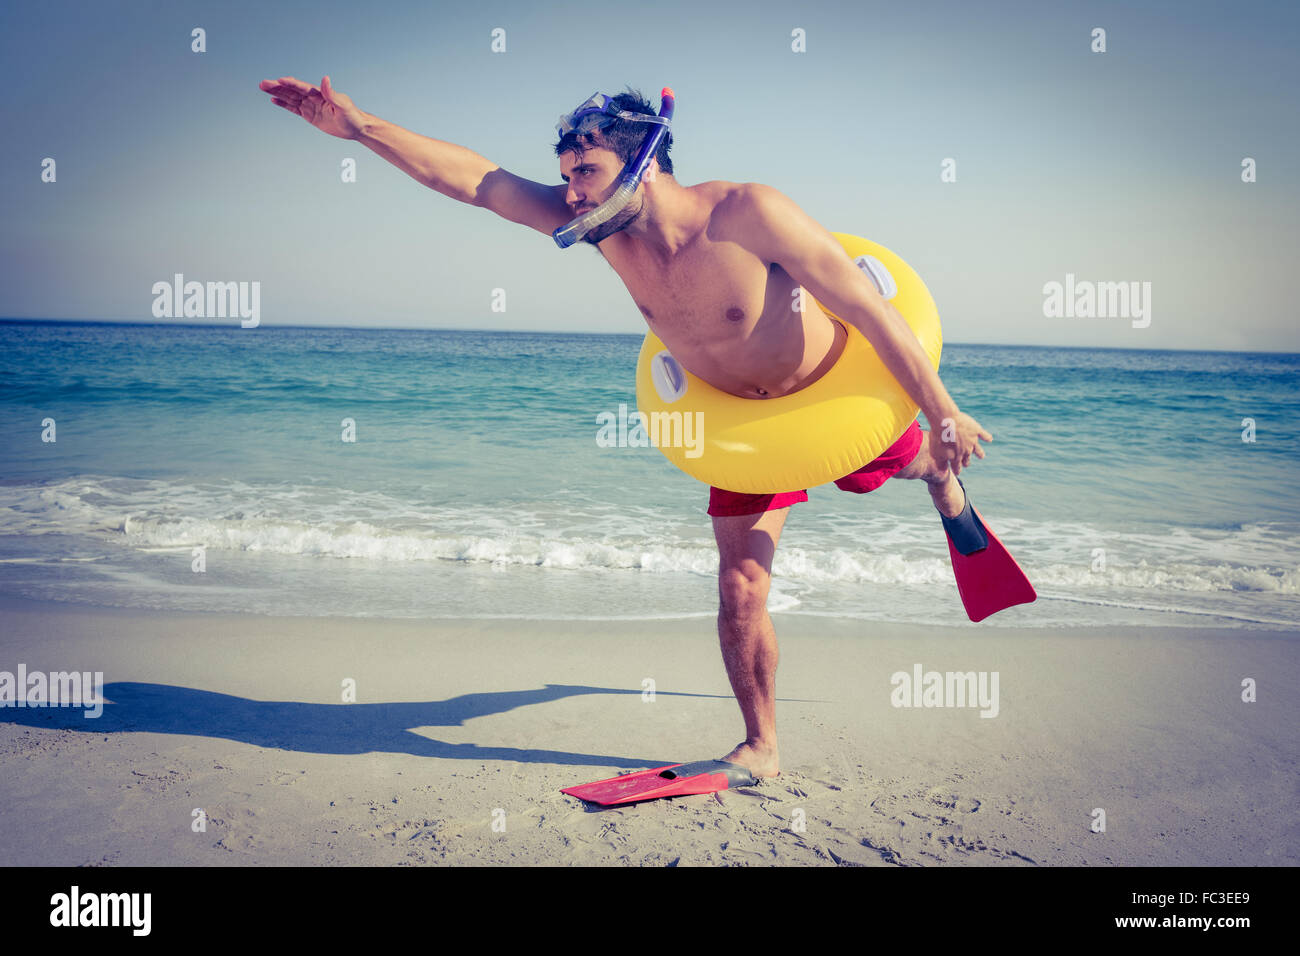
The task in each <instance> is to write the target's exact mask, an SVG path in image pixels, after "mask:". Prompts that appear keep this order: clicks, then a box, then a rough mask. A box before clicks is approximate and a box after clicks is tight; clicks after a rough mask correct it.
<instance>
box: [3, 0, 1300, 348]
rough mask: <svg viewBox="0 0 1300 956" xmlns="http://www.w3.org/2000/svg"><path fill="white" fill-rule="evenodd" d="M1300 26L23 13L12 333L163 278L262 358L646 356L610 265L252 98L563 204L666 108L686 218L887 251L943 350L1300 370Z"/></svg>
mask: <svg viewBox="0 0 1300 956" xmlns="http://www.w3.org/2000/svg"><path fill="white" fill-rule="evenodd" d="M1297 26H1300V4H1296V3H1291V2H1285V3H1283V2H1270V3H1263V2H1258V0H1242V2H1222V3H1215V2H1151V0H1147V2H1131V0H1125V2H1115V3H1111V2H1084V3H1067V2H1042V0H1029V2H1011V3H1002V2H993V3H988V4H984V3H971V2H968V0H944V2H926V0H898V2H894V3H876V2H866V0H834V2H827V0H808V2H804V3H798V4H795V3H789V2H770V0H705V2H681V0H658V2H654V3H638V4H630V3H618V2H615V3H589V2H580V3H575V2H567V0H561V2H544V3H533V2H523V0H505V2H491V0H484V2H474V3H460V2H456V3H442V2H432V3H431V2H410V3H406V2H400V3H375V4H368V3H357V2H349V3H335V2H330V0H319V2H310V3H280V2H277V3H273V4H270V3H263V2H244V0H240V2H229V0H222V2H210V3H189V2H171V0H168V2H141V0H132V2H122V0H94V2H88V0H87V2H48V3H37V2H30V0H7V2H6V3H4V5H3V7H2V8H0V81H3V86H2V88H3V90H4V91H5V92H4V96H3V105H2V106H0V111H2V116H3V122H4V129H5V136H4V146H3V150H2V152H0V173H2V176H0V183H2V185H0V189H2V190H3V207H4V217H3V224H2V225H0V315H4V316H13V317H30V318H79V319H113V320H135V321H153V319H152V315H151V311H150V309H151V305H152V302H153V294H152V292H151V288H152V286H153V284H154V283H155V282H158V281H160V280H170V278H171V277H172V275H173V274H174V273H177V272H180V273H183V274H184V275H185V276H186V278H187V279H197V280H199V281H209V280H218V281H258V282H260V283H261V311H262V323H263V324H264V325H267V324H271V325H274V324H297V325H303V324H306V325H352V326H371V325H375V326H389V327H423V328H436V327H450V328H473V329H531V330H550V331H613V332H636V331H639V330H643V329H644V325H643V323H642V320H641V317H640V315H639V313H638V311H637V309H636V307H635V306H634V304H633V302H632V300H631V297H630V296H629V295H628V293H627V292H626V290H625V289H624V288H623V286H622V283H621V282H620V281H619V280H618V277H617V276H616V275H615V274H614V273H613V272H612V271H611V270H610V269H609V268H608V267H607V266H606V265H605V264H604V263H603V262H602V261H601V260H600V259H599V256H598V255H597V254H596V252H595V251H594V250H593V249H591V248H589V247H587V246H585V245H579V246H577V247H574V248H571V249H568V250H563V251H561V250H560V249H558V248H557V247H556V246H555V244H554V242H553V241H552V240H551V239H550V238H549V237H547V236H544V235H542V234H541V233H536V232H533V231H532V230H529V229H527V228H525V227H522V226H517V225H514V224H512V223H509V222H506V221H505V220H503V219H499V218H497V217H496V216H494V215H493V214H492V213H490V212H487V211H485V210H481V209H475V208H472V207H470V206H466V205H463V204H460V203H456V202H454V201H453V200H450V199H447V198H446V197H444V196H441V195H440V194H438V193H435V192H433V191H432V190H429V189H426V188H424V187H423V186H420V185H419V184H417V183H416V182H415V181H414V180H412V179H410V178H409V177H407V176H406V175H405V174H404V173H402V172H401V171H400V170H398V169H396V168H395V167H393V166H390V165H389V164H388V163H386V162H385V161H384V160H382V159H380V158H379V157H378V156H376V155H375V154H373V153H371V152H370V151H369V150H368V149H366V148H365V147H363V146H361V145H360V144H357V143H352V142H348V141H344V140H338V139H334V138H332V137H329V136H326V135H325V134H323V133H320V132H318V131H317V130H315V129H313V128H311V127H310V126H309V125H308V124H307V123H305V122H304V121H303V120H301V119H299V118H298V117H296V116H293V115H292V114H290V113H288V112H286V111H284V110H282V109H280V108H278V107H276V106H274V105H272V104H271V102H270V98H269V97H268V96H267V95H266V94H265V93H262V92H261V91H259V90H258V88H257V84H258V81H259V80H262V79H263V78H275V77H278V76H281V75H286V74H288V75H294V76H297V77H299V78H300V79H305V80H308V81H310V82H312V83H316V84H319V82H320V79H321V76H322V75H324V74H325V73H328V74H330V78H331V80H332V82H333V83H334V85H335V87H336V88H337V89H338V90H340V91H342V92H344V93H346V94H348V95H349V96H351V97H352V99H353V100H354V101H355V102H356V104H357V105H358V106H359V107H360V108H361V109H363V110H366V111H367V112H370V113H375V114H377V115H379V116H382V117H384V118H386V119H389V120H392V121H393V122H396V123H399V124H401V125H403V126H406V127H407V128H409V129H413V130H415V131H417V132H420V133H423V134H424V135H427V136H432V137H435V138H437V139H443V140H448V141H451V142H455V143H460V144H462V145H465V146H468V147H470V148H471V149H474V150H476V151H477V152H479V153H481V154H483V155H484V156H486V157H488V158H490V159H492V160H493V161H495V162H497V163H500V164H501V165H502V166H504V167H505V168H506V169H509V170H511V171H512V172H515V173H518V174H520V175H522V176H527V177H529V178H532V179H536V180H539V181H542V182H546V183H557V182H559V181H560V180H559V160H558V158H556V157H555V156H554V155H553V152H552V149H551V144H552V143H553V142H554V139H555V129H554V127H555V122H556V119H557V117H558V116H559V115H560V114H561V113H564V112H567V111H568V110H570V109H572V108H573V107H575V106H576V105H577V104H578V103H580V102H581V101H582V100H584V99H585V98H586V97H587V96H589V95H590V94H591V93H593V92H595V91H597V90H599V91H601V92H605V93H610V94H613V93H617V92H620V91H622V90H623V88H624V87H625V86H629V85H630V86H632V87H635V88H638V89H640V90H641V91H642V92H644V93H646V94H647V95H649V96H651V97H652V98H653V99H654V101H655V105H656V106H657V105H658V92H659V89H660V88H661V87H663V86H671V87H673V89H674V91H675V92H676V94H677V110H676V116H675V118H674V121H673V131H674V147H673V159H674V163H675V167H676V173H677V178H678V180H679V182H681V183H683V184H684V185H690V184H693V183H697V182H701V181H706V180H713V179H726V180H733V181H737V182H746V181H757V182H764V183H768V184H770V185H772V186H775V187H776V188H778V189H780V190H782V191H783V192H785V193H786V194H788V195H789V196H790V197H792V198H793V199H794V200H795V201H796V202H798V203H799V204H800V205H801V206H802V207H803V208H804V209H805V210H806V211H807V212H808V213H809V214H811V215H812V216H813V217H814V218H816V219H817V220H818V221H819V222H821V223H822V224H823V225H824V226H826V227H827V228H828V229H831V230H832V231H840V232H853V233H857V234H859V235H864V236H866V237H868V238H871V239H874V240H876V241H878V242H881V243H883V244H885V245H887V246H889V247H890V248H892V249H894V250H895V251H896V252H898V253H899V254H900V255H902V256H903V257H904V258H905V259H907V260H908V261H910V262H911V263H912V265H913V266H915V267H916V269H917V270H918V271H919V272H920V274H921V276H922V277H923V278H924V279H925V280H926V282H927V283H928V284H929V286H930V289H931V291H932V292H933V294H934V296H935V299H936V301H937V303H938V305H939V311H940V315H941V316H942V318H943V321H944V328H945V333H946V335H945V337H946V338H947V340H949V341H955V342H992V343H1023V344H1060V345H1079V346H1106V347H1118V348H1192V349H1197V348H1206V349H1245V350H1286V351H1300V323H1298V322H1297V318H1296V315H1297V310H1296V307H1295V304H1294V302H1293V289H1294V288H1295V283H1294V277H1295V273H1296V270H1297V262H1298V261H1300V230H1298V228H1297V223H1298V222H1300V202H1297V199H1298V198H1300V189H1298V188H1297V172H1298V171H1300V170H1298V168H1297V167H1298V166H1300V149H1297V146H1298V143H1297V138H1298V137H1297V116H1300V103H1298V102H1297V101H1298V100H1300V92H1298V91H1300V84H1297V82H1296V76H1297V75H1300V69H1298V68H1297V67H1298V66H1300V62H1298V61H1300V53H1298V52H1297V36H1298V35H1300V31H1298V30H1297ZM195 27H202V28H203V29H204V30H205V31H206V42H207V52H204V53H194V52H191V49H190V45H191V30H192V29H193V28H195ZM1097 27H1101V28H1103V29H1104V30H1105V31H1106V36H1105V41H1106V50H1105V52H1104V53H1098V52H1093V50H1092V45H1093V42H1094V41H1093V38H1092V33H1093V30H1094V28H1097ZM495 28H501V29H503V30H504V31H505V41H506V51H505V52H503V53H494V52H493V51H492V32H493V30H494V29H495ZM796 30H801V31H803V35H804V36H805V37H806V52H794V51H793V50H792V43H793V42H794V39H793V38H792V32H793V31H796ZM46 157H50V158H53V159H54V160H55V161H56V163H57V182H55V183H46V182H42V181H41V164H42V161H43V160H44V159H45V158H46ZM347 157H355V159H356V161H357V168H358V181H357V182H356V183H351V184H346V183H343V182H341V181H340V163H341V162H342V161H343V160H344V159H345V158H347ZM1246 157H1250V158H1252V159H1254V160H1255V162H1256V164H1257V165H1256V176H1257V181H1256V182H1253V183H1244V182H1243V181H1242V160H1243V159H1244V158H1246ZM949 158H951V159H953V160H955V164H956V165H955V168H956V181H955V182H942V181H941V175H940V174H941V170H942V164H943V162H944V160H945V159H949ZM1067 274H1073V275H1074V277H1075V279H1076V281H1093V282H1138V283H1143V282H1149V283H1151V285H1150V289H1151V298H1150V303H1149V306H1150V324H1149V325H1148V326H1147V327H1145V328H1135V327H1134V326H1133V323H1132V322H1131V321H1129V320H1127V319H1124V318H1108V319H1107V318H1048V317H1045V316H1044V314H1043V313H1044V298H1045V296H1044V292H1043V288H1044V285H1045V284H1046V283H1049V282H1053V281H1056V282H1061V283H1064V282H1065V281H1066V275H1067ZM496 288H503V289H505V290H506V294H507V299H506V302H507V310H506V311H505V312H504V313H500V312H493V311H492V309H491V303H492V290H493V289H496ZM176 321H181V320H176Z"/></svg>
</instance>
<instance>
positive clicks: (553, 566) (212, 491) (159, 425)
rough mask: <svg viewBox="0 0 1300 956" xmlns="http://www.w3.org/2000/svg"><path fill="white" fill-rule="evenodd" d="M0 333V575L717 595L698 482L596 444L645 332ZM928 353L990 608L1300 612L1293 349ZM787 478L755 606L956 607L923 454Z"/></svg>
mask: <svg viewBox="0 0 1300 956" xmlns="http://www.w3.org/2000/svg"><path fill="white" fill-rule="evenodd" d="M0 345H2V346H3V359H0V443H2V444H3V448H4V460H3V468H2V469H0V591H3V592H6V593H11V594H22V595H27V596H31V597H40V598H50V599H55V600H62V601H71V602H80V603H96V604H110V605H121V606H133V607H158V608H182V609H206V610H245V611H255V612H263V613H279V614H295V615H297V614H319V613H325V614H332V615H360V616H370V615H386V616H412V617H448V616H451V617H460V616H492V617H519V618H523V619H529V618H651V617H687V616H702V617H712V616H713V615H714V614H715V613H716V608H717V605H716V601H717V598H716V577H715V576H716V571H717V553H716V550H715V548H714V544H713V537H712V530H711V524H710V520H709V518H708V516H707V515H706V514H705V508H706V507H707V504H708V488H707V486H705V485H703V484H702V483H700V482H698V481H696V480H695V479H693V478H690V477H688V476H686V475H684V474H682V473H681V472H679V471H677V470H675V469H674V468H673V467H672V466H671V465H669V464H668V463H667V461H666V460H665V459H664V458H663V457H662V456H661V455H660V454H659V452H658V451H657V450H655V449H653V448H637V447H628V448H617V447H615V448H607V447H600V446H599V445H598V444H597V442H596V434H597V431H598V424H597V415H599V414H601V413H604V412H611V413H614V414H615V415H617V414H618V410H619V405H620V403H624V404H626V405H627V406H628V407H629V408H634V407H635V390H634V382H633V371H634V368H635V364H636V358H637V352H638V349H639V346H640V337H639V336H631V335H572V334H527V333H493V332H464V331H444V330H431V331H408V330H393V331H386V330H354V329H309V328H266V327H263V328H258V329H250V330H245V329H240V328H238V326H237V324H236V325H234V326H233V327H228V328H227V327H212V328H200V327H193V326H191V327H181V326H173V325H167V324H153V325H109V324H92V323H29V322H17V321H15V322H0ZM941 374H942V376H943V379H944V382H945V384H946V385H947V387H948V389H949V390H950V391H951V392H952V394H953V395H954V397H955V398H956V399H957V401H958V403H959V404H960V405H961V407H962V409H963V410H964V411H966V412H968V413H970V414H972V415H974V416H975V417H976V418H977V419H978V420H979V421H980V422H981V423H982V424H983V425H984V426H985V427H986V428H988V429H989V430H990V431H991V432H992V433H993V435H994V438H995V440H994V441H993V442H992V443H991V444H989V445H988V446H987V450H988V457H987V458H986V459H984V460H983V461H978V462H976V463H975V464H973V465H972V467H971V469H970V470H969V471H968V472H964V473H963V480H964V481H965V483H966V486H967V488H968V489H969V491H970V493H971V498H972V500H973V501H974V502H975V503H976V504H977V505H978V506H979V508H980V511H981V513H982V514H983V515H984V516H985V518H986V520H987V521H988V522H989V524H990V526H991V527H992V528H994V530H995V531H997V533H998V535H999V537H1000V538H1001V539H1002V540H1003V542H1004V543H1006V544H1007V546H1008V547H1009V548H1010V549H1011V550H1012V552H1013V553H1014V554H1015V555H1016V557H1017V558H1018V559H1019V560H1020V563H1021V564H1022V566H1024V568H1025V569H1026V571H1027V573H1028V574H1029V576H1030V578H1031V579H1032V580H1033V581H1034V583H1035V585H1036V586H1037V587H1038V591H1039V594H1040V598H1039V601H1038V602H1037V603H1036V604H1034V605H1030V606H1026V607H1021V608H1015V609H1012V610H1009V611H1007V612H1004V613H1002V614H999V615H998V616H997V617H996V618H994V619H992V620H993V622H995V623H998V624H1007V625H1045V624H1046V625H1060V624H1078V625H1095V626H1113V625H1120V624H1129V625H1131V624H1139V625H1141V624H1188V625H1198V626H1200V625H1214V626H1228V627H1256V626H1277V625H1283V626H1294V625H1295V624H1297V623H1298V622H1300V597H1298V596H1297V595H1298V593H1300V554H1298V550H1297V547H1296V544H1295V542H1296V541H1297V539H1298V538H1300V494H1298V493H1297V492H1296V490H1295V486H1294V484H1293V483H1292V481H1291V478H1292V475H1293V474H1294V471H1295V466H1296V465H1297V463H1298V462H1300V444H1298V443H1297V439H1296V437H1295V430H1294V426H1295V423H1296V422H1297V421H1300V388H1298V385H1300V356H1297V355H1279V354H1242V353H1205V352H1154V351H1150V352H1148V351H1115V350H1089V349H1058V348H1006V347H1000V346H962V345H949V346H947V347H946V348H945V351H944V359H943V365H942V368H941ZM47 418H48V419H52V420H53V421H54V423H55V429H56V432H55V435H56V438H57V440H56V441H54V442H47V441H42V431H43V426H42V421H43V420H44V419H47ZM1245 418H1251V419H1253V420H1254V422H1255V438H1256V440H1255V441H1254V442H1251V443H1247V442H1243V441H1242V431H1243V426H1242V421H1243V419H1245ZM345 419H352V420H353V421H354V422H355V434H356V441H355V442H345V441H343V440H342V438H341V436H342V435H343V430H344V425H343V422H344V420H345ZM922 424H923V425H924V424H925V423H924V421H922ZM810 495H811V500H810V501H809V502H808V503H807V504H802V505H796V506H795V507H794V508H793V509H792V511H791V514H790V518H789V520H788V521H787V524H786V530H785V532H784V534H783V536H782V540H781V542H780V546H779V548H778V550H777V556H776V562H775V565H774V576H773V589H772V595H771V598H770V601H769V607H770V609H771V610H772V611H773V612H774V613H775V612H781V613H783V614H824V615H835V616H847V617H853V618H859V619H862V620H865V621H873V620H874V621H900V620H901V621H914V622H922V623H947V624H955V625H962V626H970V625H968V624H967V622H966V618H965V615H964V614H963V612H962V610H961V605H960V602H959V601H958V599H957V594H956V588H955V586H954V585H953V582H952V577H951V571H950V569H949V567H948V559H947V551H946V547H945V545H944V537H943V532H942V529H941V527H940V525H939V521H938V517H937V515H936V514H935V512H934V510H933V507H932V505H931V504H930V501H929V496H928V494H927V493H926V490H925V487H924V485H923V484H922V483H921V482H905V481H891V482H888V483H886V485H885V486H884V487H883V488H881V489H880V490H879V491H877V492H873V493H872V494H870V495H864V496H858V495H851V494H847V493H844V492H840V491H838V490H837V489H836V488H835V487H834V486H833V485H825V486H823V487H821V488H817V489H812V490H811V491H810ZM199 545H201V546H203V547H204V549H205V551H204V561H205V570H204V571H203V572H202V573H196V572H195V571H193V570H192V561H193V560H194V559H193V555H192V549H193V548H194V547H195V546H199ZM1098 549H1100V551H1098Z"/></svg>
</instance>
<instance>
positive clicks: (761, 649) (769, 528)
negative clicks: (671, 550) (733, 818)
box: [713, 507, 790, 777]
mask: <svg viewBox="0 0 1300 956" xmlns="http://www.w3.org/2000/svg"><path fill="white" fill-rule="evenodd" d="M789 512H790V509H789V507H785V508H777V509H774V510H772V511H763V512H760V513H758V514H752V515H739V516H736V517H714V519H713V535H714V537H715V538H716V539H717V541H718V556H719V563H718V640H719V642H720V643H721V645H722V661H723V663H724V664H725V665H726V667H727V677H728V678H729V679H730V680H731V689H732V691H733V692H734V693H735V695H736V701H737V702H738V703H739V704H740V712H741V713H742V714H743V715H744V718H745V740H744V742H743V743H741V744H740V745H738V746H737V747H736V748H735V749H734V750H732V751H731V753H729V754H727V755H726V756H725V757H723V758H722V759H723V760H730V761H731V762H733V763H738V764H741V765H742V766H745V767H748V768H749V772H750V773H752V774H753V775H754V776H755V777H772V776H775V775H776V774H777V773H778V772H779V771H780V769H781V761H780V756H779V754H778V752H777V745H776V664H777V658H778V654H777V647H776V631H775V630H774V629H773V627H772V619H771V618H770V617H768V614H767V593H768V590H769V588H770V586H771V582H772V556H773V555H774V554H775V553H776V544H777V542H778V541H779V540H780V539H781V528H782V527H783V526H784V525H785V517H786V515H787V514H789Z"/></svg>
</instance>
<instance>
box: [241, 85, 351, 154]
mask: <svg viewBox="0 0 1300 956" xmlns="http://www.w3.org/2000/svg"><path fill="white" fill-rule="evenodd" d="M257 86H258V89H260V90H262V92H264V93H270V94H271V102H272V103H274V104H275V105H276V106H283V107H284V108H285V109H287V110H288V111H289V112H290V113H297V114H298V115H299V116H301V117H302V118H303V119H305V120H306V121H307V122H308V123H311V125H312V126H315V127H316V128H317V129H318V130H320V131H321V132H322V133H329V134H330V135H331V136H337V137H338V138H339V139H356V138H357V135H358V134H359V133H360V132H361V127H362V124H363V122H364V121H365V115H366V114H364V113H362V112H361V110H359V109H357V108H356V106H355V105H354V104H353V103H352V100H351V99H349V98H348V97H347V96H346V95H344V94H343V93H340V92H338V91H337V90H335V89H334V87H332V86H331V85H330V78H329V77H328V76H326V77H325V78H324V79H322V80H321V81H320V86H319V87H315V86H312V85H311V84H310V83H304V82H303V81H302V80H298V79H294V78H293V77H292V76H282V77H280V79H278V80H263V81H262V82H261V83H259V84H257Z"/></svg>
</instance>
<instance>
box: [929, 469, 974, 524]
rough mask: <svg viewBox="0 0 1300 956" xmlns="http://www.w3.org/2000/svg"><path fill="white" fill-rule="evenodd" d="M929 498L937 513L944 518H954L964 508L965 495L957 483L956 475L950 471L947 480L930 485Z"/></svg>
mask: <svg viewBox="0 0 1300 956" xmlns="http://www.w3.org/2000/svg"><path fill="white" fill-rule="evenodd" d="M930 498H931V499H932V500H933V501H934V506H935V507H936V508H937V509H939V514H941V515H943V516H944V517H945V518H955V517H957V516H958V515H959V514H961V513H962V511H963V510H964V509H965V508H966V495H965V493H964V492H963V491H962V490H961V485H959V484H957V477H956V476H955V475H954V474H953V473H952V472H951V471H950V472H948V481H947V482H946V483H945V484H943V485H938V486H936V485H930Z"/></svg>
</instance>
